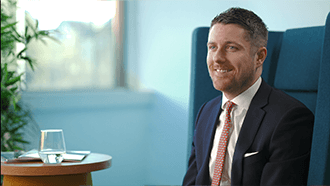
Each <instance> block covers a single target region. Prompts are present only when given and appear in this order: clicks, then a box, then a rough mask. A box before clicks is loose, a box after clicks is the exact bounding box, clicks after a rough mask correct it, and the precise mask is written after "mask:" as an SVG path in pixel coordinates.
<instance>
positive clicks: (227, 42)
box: [206, 41, 242, 46]
mask: <svg viewBox="0 0 330 186" xmlns="http://www.w3.org/2000/svg"><path fill="white" fill-rule="evenodd" d="M213 44H215V42H213V41H211V42H207V43H206V45H213ZM225 44H235V45H239V46H242V45H241V44H239V43H237V42H234V41H226V42H225Z"/></svg>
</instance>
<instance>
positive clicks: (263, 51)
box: [255, 47, 267, 67]
mask: <svg viewBox="0 0 330 186" xmlns="http://www.w3.org/2000/svg"><path fill="white" fill-rule="evenodd" d="M266 57H267V48H266V47H260V48H259V49H258V51H257V52H256V54H255V59H256V65H257V66H258V67H259V66H262V64H263V63H264V61H265V59H266Z"/></svg>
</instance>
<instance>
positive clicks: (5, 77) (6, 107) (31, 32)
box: [1, 0, 51, 152]
mask: <svg viewBox="0 0 330 186" xmlns="http://www.w3.org/2000/svg"><path fill="white" fill-rule="evenodd" d="M12 7H14V8H12ZM15 7H16V3H15V2H12V1H11V0H8V1H7V3H6V4H3V1H1V151H2V152H3V151H15V150H24V149H23V147H24V144H28V143H29V142H28V141H26V140H25V139H23V133H22V131H23V130H22V129H23V128H24V127H25V126H26V125H27V124H28V123H29V122H33V120H32V117H31V113H30V111H29V109H28V108H27V107H23V104H22V102H21V101H20V98H21V85H22V83H24V82H23V79H22V76H23V73H20V74H19V73H17V71H16V69H17V62H18V61H19V60H24V61H26V62H27V64H28V65H29V67H30V68H31V69H32V70H34V64H35V60H33V59H31V58H30V57H29V56H26V55H25V51H26V50H27V49H28V44H29V43H30V41H31V40H33V39H37V40H40V41H43V38H45V37H48V38H51V37H50V36H49V31H39V30H38V21H36V24H35V25H34V24H31V23H29V22H27V24H26V27H25V32H24V34H20V33H19V32H18V31H17V29H16V25H17V22H16V21H15V19H14V16H12V14H13V13H15ZM10 10H14V11H13V12H10ZM17 43H22V44H23V45H24V48H23V49H22V50H21V51H19V52H16V45H17Z"/></svg>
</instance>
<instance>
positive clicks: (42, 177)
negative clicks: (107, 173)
mask: <svg viewBox="0 0 330 186" xmlns="http://www.w3.org/2000/svg"><path fill="white" fill-rule="evenodd" d="M111 160H112V157H111V156H109V155H105V154H99V153H91V154H89V155H88V156H87V157H86V158H85V159H84V160H82V161H79V162H62V163H61V164H55V165H52V164H44V163H42V161H34V162H10V163H1V175H4V178H3V186H11V185H24V186H30V185H31V186H32V185H33V186H37V185H45V186H51V185H54V186H55V185H61V186H69V185H70V186H75V185H77V186H78V185H84V186H85V185H92V177H91V172H92V171H97V170H102V169H106V168H109V167H110V166H111Z"/></svg>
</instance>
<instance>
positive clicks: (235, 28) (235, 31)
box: [208, 23, 250, 45]
mask: <svg viewBox="0 0 330 186" xmlns="http://www.w3.org/2000/svg"><path fill="white" fill-rule="evenodd" d="M247 36H248V35H247V31H246V30H245V29H244V28H243V27H241V26H239V25H237V24H222V23H217V24H215V25H213V26H212V28H211V29H210V31H209V37H208V42H209V43H218V42H235V43H238V44H241V45H247V44H248V45H250V42H249V41H248V37H247Z"/></svg>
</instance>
